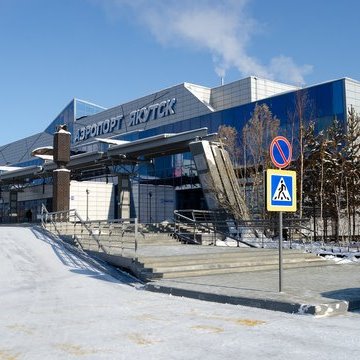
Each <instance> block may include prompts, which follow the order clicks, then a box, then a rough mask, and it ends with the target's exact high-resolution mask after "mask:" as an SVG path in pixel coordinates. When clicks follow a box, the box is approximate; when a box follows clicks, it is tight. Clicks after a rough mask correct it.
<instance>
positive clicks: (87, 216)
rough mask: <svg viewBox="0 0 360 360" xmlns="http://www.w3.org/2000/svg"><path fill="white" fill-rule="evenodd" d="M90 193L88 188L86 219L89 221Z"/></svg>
mask: <svg viewBox="0 0 360 360" xmlns="http://www.w3.org/2000/svg"><path fill="white" fill-rule="evenodd" d="M89 194H90V190H89V189H86V221H89Z"/></svg>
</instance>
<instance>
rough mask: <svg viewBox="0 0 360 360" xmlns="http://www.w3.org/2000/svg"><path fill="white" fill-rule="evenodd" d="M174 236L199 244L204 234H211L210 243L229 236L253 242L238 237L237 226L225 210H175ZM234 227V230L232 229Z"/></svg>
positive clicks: (242, 241) (237, 239)
mask: <svg viewBox="0 0 360 360" xmlns="http://www.w3.org/2000/svg"><path fill="white" fill-rule="evenodd" d="M174 220H175V230H174V233H175V236H177V237H178V238H179V239H180V240H183V241H186V242H191V243H194V244H201V243H202V241H201V239H200V238H201V237H203V236H204V234H207V235H208V236H209V235H211V239H212V245H214V246H216V241H217V240H219V239H225V238H230V239H233V240H235V241H236V242H237V245H238V246H239V244H240V243H242V244H245V245H247V246H251V247H254V245H253V244H251V243H249V242H247V241H245V240H244V239H241V238H240V233H239V227H238V226H236V224H235V223H234V220H232V219H230V218H229V217H228V215H227V214H226V213H225V212H221V211H207V210H175V211H174ZM234 228H235V231H234Z"/></svg>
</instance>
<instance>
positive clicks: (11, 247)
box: [0, 227, 360, 360]
mask: <svg viewBox="0 0 360 360" xmlns="http://www.w3.org/2000/svg"><path fill="white" fill-rule="evenodd" d="M0 246H1V251H0V360H5V359H7V360H10V359H16V360H17V359H31V360H33V359H41V360H43V359H50V360H52V359H136V360H137V359H181V360H184V359H207V360H208V359H292V360H293V359H302V360H303V359H317V360H320V359H337V360H339V359H357V358H359V356H360V342H359V329H360V314H359V313H348V314H347V315H346V316H339V317H332V318H315V317H313V316H300V315H290V314H284V313H276V312H272V311H266V310H261V309H255V308H249V307H242V306H233V305H223V304H215V303H207V302H202V301H197V300H191V299H185V298H177V297H172V296H168V295H164V294H156V293H150V292H147V291H144V290H142V286H141V284H138V283H137V282H136V281H135V280H134V279H133V278H130V277H127V276H126V275H121V274H119V275H117V276H116V278H115V277H112V276H111V275H109V272H112V270H111V269H110V268H109V269H110V270H107V269H106V267H104V266H103V265H101V264H100V265H97V264H96V263H95V262H93V261H90V262H88V261H87V260H86V257H84V256H81V257H79V256H77V255H76V253H74V252H72V251H69V250H68V247H64V245H63V244H61V243H59V242H57V241H53V240H52V239H50V238H48V237H46V236H45V235H44V234H43V233H41V232H37V231H36V230H34V229H31V228H19V227H13V228H11V227H0ZM354 285H356V286H359V284H354Z"/></svg>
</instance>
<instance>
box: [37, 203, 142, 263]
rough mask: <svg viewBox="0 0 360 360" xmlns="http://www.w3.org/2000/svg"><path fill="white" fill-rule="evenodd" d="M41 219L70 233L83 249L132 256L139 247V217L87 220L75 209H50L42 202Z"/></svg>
mask: <svg viewBox="0 0 360 360" xmlns="http://www.w3.org/2000/svg"><path fill="white" fill-rule="evenodd" d="M41 222H42V226H43V227H44V228H47V229H48V230H49V231H52V232H55V233H57V234H58V235H60V236H69V237H71V239H72V240H73V241H74V242H75V243H76V245H78V246H79V247H80V248H82V249H83V250H88V251H96V252H102V253H106V254H109V255H123V256H127V255H129V256H130V257H131V256H132V255H134V254H136V251H137V247H138V242H137V239H138V232H139V231H138V223H137V218H134V219H116V220H94V221H84V220H83V219H82V218H81V217H80V215H79V214H78V213H77V211H76V210H75V209H71V210H68V211H59V212H51V213H49V212H48V211H47V209H46V208H45V206H43V207H42V211H41Z"/></svg>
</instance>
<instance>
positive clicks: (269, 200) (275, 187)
mask: <svg viewBox="0 0 360 360" xmlns="http://www.w3.org/2000/svg"><path fill="white" fill-rule="evenodd" d="M266 209H267V210H268V211H289V212H294V211H296V172H295V171H289V170H267V171H266Z"/></svg>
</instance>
